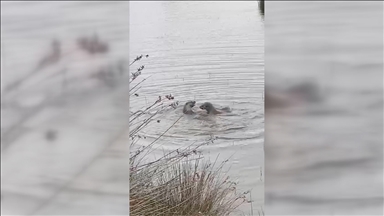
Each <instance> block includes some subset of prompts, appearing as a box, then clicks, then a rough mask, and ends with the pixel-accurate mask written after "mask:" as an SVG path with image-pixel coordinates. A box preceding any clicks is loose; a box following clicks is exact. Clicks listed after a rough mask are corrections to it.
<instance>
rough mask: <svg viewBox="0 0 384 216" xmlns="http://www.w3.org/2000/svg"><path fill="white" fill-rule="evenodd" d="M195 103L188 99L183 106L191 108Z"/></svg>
mask: <svg viewBox="0 0 384 216" xmlns="http://www.w3.org/2000/svg"><path fill="white" fill-rule="evenodd" d="M195 104H196V101H188V102H187V103H185V106H187V107H190V108H192V107H194V106H195Z"/></svg>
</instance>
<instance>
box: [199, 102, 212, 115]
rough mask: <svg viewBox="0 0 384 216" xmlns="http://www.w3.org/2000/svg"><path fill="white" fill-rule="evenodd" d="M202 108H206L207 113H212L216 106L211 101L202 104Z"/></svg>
mask: <svg viewBox="0 0 384 216" xmlns="http://www.w3.org/2000/svg"><path fill="white" fill-rule="evenodd" d="M200 109H203V110H206V111H207V114H210V113H211V112H212V111H213V110H214V109H215V108H214V107H213V105H212V104H211V103H209V102H205V103H203V104H202V105H201V106H200Z"/></svg>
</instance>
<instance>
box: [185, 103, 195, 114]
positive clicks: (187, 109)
mask: <svg viewBox="0 0 384 216" xmlns="http://www.w3.org/2000/svg"><path fill="white" fill-rule="evenodd" d="M195 104H196V101H188V102H187V103H185V105H184V108H183V113H184V114H187V115H192V114H194V112H193V110H192V108H193V107H194V106H195Z"/></svg>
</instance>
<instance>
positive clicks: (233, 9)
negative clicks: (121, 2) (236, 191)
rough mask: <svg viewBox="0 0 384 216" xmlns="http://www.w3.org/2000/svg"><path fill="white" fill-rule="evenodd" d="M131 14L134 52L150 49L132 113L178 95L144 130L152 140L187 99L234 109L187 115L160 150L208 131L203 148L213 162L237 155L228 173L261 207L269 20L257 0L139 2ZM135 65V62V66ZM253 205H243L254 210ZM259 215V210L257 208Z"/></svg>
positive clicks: (201, 137) (198, 139) (179, 112)
mask: <svg viewBox="0 0 384 216" xmlns="http://www.w3.org/2000/svg"><path fill="white" fill-rule="evenodd" d="M130 11H131V13H130V18H131V22H130V24H131V25H130V27H131V28H130V31H131V34H130V36H131V37H130V55H131V59H134V58H135V57H136V56H137V55H140V54H148V55H149V56H150V57H149V58H147V59H144V60H143V61H142V62H140V63H138V64H137V67H139V66H140V65H141V64H143V65H145V69H144V70H143V75H142V77H141V79H139V80H137V82H139V81H141V80H142V79H143V78H146V77H148V76H151V75H152V76H151V77H150V78H149V79H148V80H146V81H145V82H144V83H143V86H142V89H141V90H140V91H139V95H140V96H139V97H136V98H131V107H132V110H136V109H139V108H142V107H145V106H146V105H149V104H152V103H153V102H154V101H155V100H157V98H158V96H159V95H166V94H172V95H174V96H175V99H176V100H178V101H179V107H178V108H177V109H176V110H172V111H169V112H167V113H163V115H162V117H161V123H159V124H153V125H152V126H150V127H148V128H146V129H145V130H144V131H143V134H144V135H146V136H147V137H150V138H152V139H154V138H156V137H157V136H159V135H161V134H162V133H163V132H164V131H165V130H166V129H167V128H168V127H169V126H170V125H171V124H172V123H173V122H174V121H175V120H177V119H178V118H179V116H181V115H183V113H182V106H183V105H184V103H185V102H186V101H188V100H196V101H197V104H201V103H204V102H206V101H209V102H212V103H213V104H215V105H217V106H221V107H227V106H229V107H230V108H231V109H232V113H231V114H230V115H224V116H214V117H209V118H199V117H197V118H194V117H190V116H185V117H184V118H182V119H181V120H180V121H179V122H178V123H177V124H176V125H175V126H174V127H173V128H172V129H171V130H170V131H168V132H167V133H166V134H165V136H163V137H162V139H161V140H160V141H159V145H158V149H159V151H163V150H174V149H176V148H180V147H185V146H188V145H190V144H191V143H192V142H202V141H203V140H206V139H207V138H209V136H210V135H213V136H217V137H218V140H216V141H215V142H214V143H212V144H210V145H208V146H205V147H204V148H203V153H205V155H206V156H207V157H210V158H211V159H212V160H214V159H215V157H216V156H217V155H218V154H220V160H225V159H227V158H229V157H231V156H232V157H231V161H230V164H231V166H232V167H231V170H230V172H229V174H230V175H231V177H232V178H233V179H234V180H238V181H239V185H240V189H242V190H244V191H245V190H252V200H253V201H254V203H253V208H254V211H255V212H256V211H257V210H259V209H260V208H261V206H262V205H263V197H264V194H263V193H264V189H263V188H264V185H263V182H262V181H261V180H260V178H261V176H260V171H261V170H260V169H261V167H262V166H263V163H264V150H263V139H264V135H263V134H264V104H263V103H264V102H263V97H262V95H263V90H264V24H263V21H262V19H261V17H260V15H259V13H258V4H257V2H133V3H132V4H131V10H130ZM133 69H134V67H133ZM250 209H251V208H250V206H249V205H245V206H243V207H242V210H244V211H245V212H246V213H248V214H249V212H250ZM256 214H257V213H256Z"/></svg>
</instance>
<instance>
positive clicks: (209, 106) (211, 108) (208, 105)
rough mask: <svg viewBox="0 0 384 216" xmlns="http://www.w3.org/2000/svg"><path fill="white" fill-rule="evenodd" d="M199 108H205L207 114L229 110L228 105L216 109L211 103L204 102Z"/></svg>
mask: <svg viewBox="0 0 384 216" xmlns="http://www.w3.org/2000/svg"><path fill="white" fill-rule="evenodd" d="M200 109H203V110H206V111H207V114H213V115H217V114H222V113H227V112H230V110H229V107H226V108H223V109H216V108H215V107H214V106H213V105H212V104H211V103H209V102H205V103H203V104H202V105H201V106H200Z"/></svg>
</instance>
